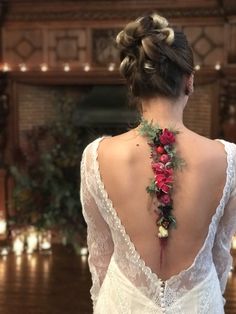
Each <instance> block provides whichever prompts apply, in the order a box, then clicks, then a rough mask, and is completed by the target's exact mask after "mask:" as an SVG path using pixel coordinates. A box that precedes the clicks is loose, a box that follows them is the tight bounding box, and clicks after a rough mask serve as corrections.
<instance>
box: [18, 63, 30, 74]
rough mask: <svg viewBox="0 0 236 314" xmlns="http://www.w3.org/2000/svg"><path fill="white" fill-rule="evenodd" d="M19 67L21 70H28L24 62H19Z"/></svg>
mask: <svg viewBox="0 0 236 314" xmlns="http://www.w3.org/2000/svg"><path fill="white" fill-rule="evenodd" d="M19 67H20V70H21V72H26V71H27V70H28V69H27V66H26V65H25V64H24V63H21V64H19Z"/></svg>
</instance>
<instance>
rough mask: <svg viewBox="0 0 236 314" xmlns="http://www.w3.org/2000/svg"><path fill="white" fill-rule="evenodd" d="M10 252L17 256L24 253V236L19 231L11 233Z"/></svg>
mask: <svg viewBox="0 0 236 314" xmlns="http://www.w3.org/2000/svg"><path fill="white" fill-rule="evenodd" d="M12 240H13V242H12V250H13V252H14V253H15V254H16V255H17V256H19V255H22V253H23V252H24V246H25V234H24V232H23V231H22V230H20V229H15V230H13V231H12Z"/></svg>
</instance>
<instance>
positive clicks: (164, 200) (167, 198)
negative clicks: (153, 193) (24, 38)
mask: <svg viewBox="0 0 236 314" xmlns="http://www.w3.org/2000/svg"><path fill="white" fill-rule="evenodd" d="M160 201H161V202H162V203H163V204H165V205H167V204H169V203H170V201H171V199H170V196H169V195H168V194H163V195H162V196H161V197H160Z"/></svg>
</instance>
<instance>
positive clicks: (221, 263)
mask: <svg viewBox="0 0 236 314" xmlns="http://www.w3.org/2000/svg"><path fill="white" fill-rule="evenodd" d="M232 154H233V156H234V161H235V159H236V158H235V157H236V145H234V149H233V150H232ZM230 172H231V173H230V175H231V176H232V187H231V193H230V198H229V200H228V202H227V205H226V206H225V209H224V215H223V216H222V217H221V220H220V222H219V226H218V230H217V234H216V237H215V241H214V246H213V249H212V254H213V260H214V264H215V267H216V271H217V274H218V278H219V281H220V287H221V292H222V294H224V292H225V288H226V284H227V279H228V274H229V271H230V268H231V266H232V261H233V260H232V256H231V254H230V247H231V241H232V237H233V235H234V234H235V232H236V162H234V164H233V167H232V169H230ZM224 302H225V299H224Z"/></svg>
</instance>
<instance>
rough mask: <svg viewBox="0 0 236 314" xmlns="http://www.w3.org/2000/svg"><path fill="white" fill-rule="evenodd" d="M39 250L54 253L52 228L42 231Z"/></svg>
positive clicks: (42, 252)
mask: <svg viewBox="0 0 236 314" xmlns="http://www.w3.org/2000/svg"><path fill="white" fill-rule="evenodd" d="M39 252H40V253H41V254H47V255H48V254H52V233H51V231H50V230H43V231H40V233H39Z"/></svg>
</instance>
